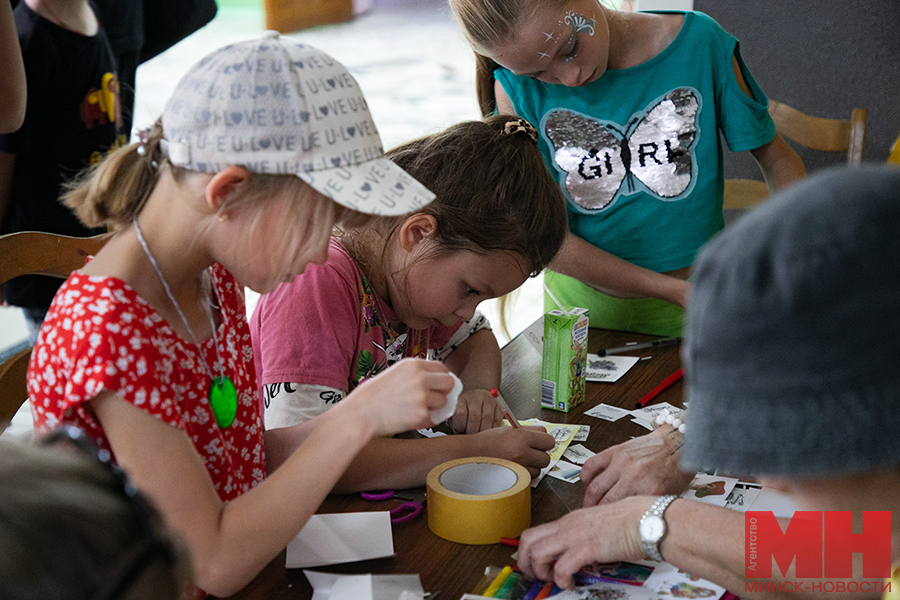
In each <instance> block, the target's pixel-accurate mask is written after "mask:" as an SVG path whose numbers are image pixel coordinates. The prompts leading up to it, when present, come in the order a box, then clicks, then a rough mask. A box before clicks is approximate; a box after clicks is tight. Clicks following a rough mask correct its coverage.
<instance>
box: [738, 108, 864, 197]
mask: <svg viewBox="0 0 900 600" xmlns="http://www.w3.org/2000/svg"><path fill="white" fill-rule="evenodd" d="M769 115H770V116H771V117H772V120H773V121H774V122H775V130H776V131H777V132H778V133H779V135H781V137H783V138H787V139H789V140H792V141H794V142H796V143H798V144H800V145H802V146H806V147H807V148H811V149H813V150H821V151H824V152H846V153H847V164H849V165H859V164H860V163H862V159H863V152H864V151H865V147H866V121H867V119H868V111H867V110H866V109H864V108H854V109H853V112H852V113H851V115H850V118H849V119H825V118H822V117H813V116H810V115H807V114H805V113H802V112H800V111H799V110H797V109H796V108H792V107H790V106H788V105H787V104H784V103H781V102H777V101H775V100H769ZM768 197H769V189H768V187H766V184H765V183H764V182H762V181H758V180H756V179H726V180H725V202H724V208H725V209H726V210H729V209H749V208H753V207H754V206H756V205H757V204H760V203H761V202H763V201H764V200H765V199H766V198H768Z"/></svg>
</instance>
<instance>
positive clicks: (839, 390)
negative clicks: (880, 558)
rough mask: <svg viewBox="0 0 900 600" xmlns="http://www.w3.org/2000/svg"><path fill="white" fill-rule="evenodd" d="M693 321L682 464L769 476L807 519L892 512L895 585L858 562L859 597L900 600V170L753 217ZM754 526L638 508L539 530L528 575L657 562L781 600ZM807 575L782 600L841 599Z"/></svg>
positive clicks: (644, 503) (859, 178)
mask: <svg viewBox="0 0 900 600" xmlns="http://www.w3.org/2000/svg"><path fill="white" fill-rule="evenodd" d="M687 315H688V318H687V327H686V330H685V336H686V343H685V346H684V350H683V352H684V355H683V358H684V363H685V378H686V379H685V380H686V383H687V396H686V400H688V401H689V402H690V409H689V411H688V416H687V419H688V424H687V431H686V433H685V435H684V439H685V444H684V447H683V449H682V466H683V467H684V468H685V469H687V470H698V469H703V470H706V469H719V470H720V472H728V473H733V474H739V475H755V476H756V477H757V478H758V480H759V481H760V482H762V483H763V484H764V485H765V486H769V487H773V488H777V489H779V490H781V491H783V492H784V493H786V494H788V495H789V496H790V497H791V499H792V500H793V501H794V502H795V503H796V504H797V505H798V506H799V507H800V508H801V509H803V510H811V511H854V513H855V515H854V516H855V517H859V516H861V515H860V514H858V513H861V512H862V511H890V513H891V515H892V516H893V517H894V518H893V525H892V526H891V531H890V537H891V548H892V552H891V562H892V564H893V567H892V569H891V570H892V571H893V581H892V583H893V585H892V586H887V585H886V584H885V583H884V581H883V580H882V579H877V580H873V579H871V578H870V579H866V580H863V577H862V570H861V562H862V561H859V560H854V572H853V573H854V577H855V578H856V579H857V584H856V585H854V586H853V588H852V589H853V590H855V592H854V593H847V594H844V596H845V597H846V596H849V597H854V598H864V597H869V598H871V597H877V596H879V595H880V594H881V593H882V592H886V593H885V598H888V597H889V594H891V593H893V594H894V596H891V597H892V598H897V597H898V596H900V577H898V575H900V434H898V432H900V346H898V344H897V340H900V169H891V168H885V167H878V166H865V167H858V168H854V169H849V168H841V169H834V170H829V171H824V172H821V173H819V174H817V175H816V176H813V177H810V178H808V179H806V180H804V181H803V182H801V183H799V184H797V185H795V186H793V187H792V188H790V189H789V190H787V191H786V192H784V193H782V194H780V195H779V196H778V197H776V198H773V199H772V200H770V201H769V202H768V203H767V204H766V205H765V206H763V207H760V208H759V209H756V210H755V211H753V212H752V213H751V214H749V215H747V216H745V217H744V218H743V219H741V221H740V222H738V223H737V224H735V225H734V226H733V227H731V228H729V229H727V230H726V231H725V232H723V233H722V234H720V235H719V236H717V237H716V238H715V239H714V240H712V241H711V242H710V243H709V244H708V245H707V246H705V247H704V249H703V250H702V252H701V254H700V257H699V258H698V260H697V262H696V264H695V271H694V286H693V291H692V294H691V298H690V301H689V304H688V313H687ZM751 508H752V507H751ZM744 527H745V524H744V515H743V514H741V513H738V512H735V511H731V510H727V509H724V508H719V507H716V506H711V505H708V504H703V503H699V502H692V501H689V500H683V499H676V497H675V496H662V497H660V498H655V497H648V496H633V497H630V498H625V499H622V500H619V501H617V502H613V503H609V504H603V505H599V506H594V507H590V508H583V509H581V510H578V511H574V512H572V513H570V514H569V515H566V516H565V517H563V518H562V519H560V520H558V521H555V522H553V523H548V524H545V525H541V526H539V527H535V528H532V529H529V530H527V531H525V532H524V533H523V534H522V539H521V544H520V548H519V553H518V565H519V568H520V569H521V570H523V571H524V572H525V573H527V574H529V575H533V576H535V577H538V578H540V579H545V580H554V581H555V582H556V583H557V585H559V586H561V587H572V585H573V575H574V573H576V572H577V571H578V570H579V569H581V568H582V567H584V566H587V565H589V564H592V563H595V562H611V561H616V560H632V561H633V560H641V559H645V558H647V556H650V557H651V558H655V559H656V560H665V561H667V562H669V563H671V564H673V565H675V566H677V567H679V568H680V569H682V570H684V571H687V572H689V573H691V574H692V575H694V576H698V577H702V578H704V579H708V580H710V581H713V582H715V583H718V584H720V585H723V586H724V587H726V588H727V589H728V590H729V591H731V592H733V593H735V594H737V595H739V596H741V597H754V596H757V597H759V596H762V595H769V596H770V595H772V594H771V590H772V589H774V588H766V589H765V591H763V588H762V587H760V588H759V589H758V591H753V590H754V589H756V588H752V587H748V586H745V582H748V583H749V582H752V581H754V580H753V579H745V559H746V557H745V546H744V534H745V531H744ZM856 558H857V559H858V558H859V554H857V555H856ZM866 560H867V561H868V558H867V559H866ZM794 569H795V566H792V567H791V568H790V569H789V570H788V572H787V573H785V574H783V575H782V579H781V580H778V579H777V577H778V570H777V569H773V571H772V574H773V576H774V577H776V581H780V582H781V583H783V584H784V587H779V588H778V589H779V590H783V591H785V592H791V593H792V594H793V596H794V597H797V593H798V592H800V595H801V596H817V595H818V596H822V597H833V596H834V593H833V591H832V593H826V590H824V589H823V586H820V587H819V588H818V589H816V588H815V587H813V586H806V587H805V588H804V589H802V590H801V589H800V588H799V586H796V585H795V583H796V582H795V581H794V579H793V577H794ZM885 571H886V572H885V573H882V574H880V575H879V577H881V576H883V577H887V576H888V575H889V573H888V572H887V569H886V568H885ZM757 581H759V580H757ZM787 582H791V584H794V585H791V584H788V583H787ZM789 588H790V589H789ZM847 589H850V588H849V587H848V588H847Z"/></svg>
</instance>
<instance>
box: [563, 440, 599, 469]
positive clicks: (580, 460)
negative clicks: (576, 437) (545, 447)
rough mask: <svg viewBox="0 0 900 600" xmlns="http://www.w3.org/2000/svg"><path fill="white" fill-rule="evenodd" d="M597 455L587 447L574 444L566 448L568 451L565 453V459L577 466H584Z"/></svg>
mask: <svg viewBox="0 0 900 600" xmlns="http://www.w3.org/2000/svg"><path fill="white" fill-rule="evenodd" d="M596 454H597V453H596V452H594V451H593V450H590V449H588V448H586V447H585V446H582V445H581V444H574V445H570V446H569V447H568V448H566V451H565V452H563V458H567V459H569V460H571V461H572V462H573V463H575V464H576V465H583V464H584V463H585V462H586V461H587V459H589V458H590V457H592V456H594V455H596Z"/></svg>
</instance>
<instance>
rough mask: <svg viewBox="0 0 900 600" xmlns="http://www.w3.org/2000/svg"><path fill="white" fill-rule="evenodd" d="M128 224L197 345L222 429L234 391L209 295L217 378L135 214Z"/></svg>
mask: <svg viewBox="0 0 900 600" xmlns="http://www.w3.org/2000/svg"><path fill="white" fill-rule="evenodd" d="M131 223H132V225H134V232H135V233H136V234H137V238H138V241H139V242H140V243H141V247H142V248H143V249H144V254H146V255H147V258H148V259H149V260H150V264H151V265H153V270H154V271H156V274H157V275H158V276H159V280H160V281H161V282H162V284H163V288H164V289H165V290H166V295H167V296H168V297H169V300H171V301H172V304H173V305H174V306H175V310H176V311H178V315H179V316H180V317H181V321H182V322H183V323H184V326H185V327H186V328H187V330H188V333H189V334H190V335H191V340H192V341H193V342H194V346H195V347H196V348H197V354H198V355H199V358H200V362H201V363H202V364H203V366H204V368H205V369H206V372H207V374H209V379H210V386H209V405H210V407H211V408H212V412H213V416H214V417H215V419H216V424H217V425H218V426H219V427H220V428H221V429H225V428H226V427H228V426H229V425H231V424H232V423H233V422H234V417H235V416H236V415H237V392H236V391H235V389H234V383H232V381H231V380H230V379H229V378H228V377H226V375H225V365H224V363H223V362H222V357H221V356H219V340H218V338H217V337H216V323H215V321H213V316H212V310H210V308H209V304H210V298H209V295H208V294H207V296H206V302H204V303H203V307H204V308H205V309H206V316H207V317H209V326H210V327H211V328H212V335H213V346H215V348H216V362H217V363H218V365H219V376H218V377H214V376H213V372H212V369H210V368H209V364H208V363H207V362H206V359H205V358H204V357H203V350H202V349H201V348H200V344H199V343H197V337H196V336H195V335H194V330H193V329H191V326H190V325H189V324H188V320H187V318H186V317H185V316H184V313H183V312H182V311H181V306H179V305H178V300H176V299H175V295H174V294H172V290H170V289H169V284H168V283H167V282H166V278H165V277H163V274H162V271H161V270H160V268H159V265H157V264H156V259H155V258H153V255H152V254H151V253H150V248H148V247H147V242H146V241H145V240H144V235H143V234H142V233H141V228H140V227H138V222H137V215H135V216H134V217H133V218H132V219H131ZM203 289H204V293H207V292H206V288H205V287H204V288H203Z"/></svg>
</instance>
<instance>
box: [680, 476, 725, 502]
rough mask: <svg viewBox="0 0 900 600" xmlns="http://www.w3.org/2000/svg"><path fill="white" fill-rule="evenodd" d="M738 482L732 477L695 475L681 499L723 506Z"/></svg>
mask: <svg viewBox="0 0 900 600" xmlns="http://www.w3.org/2000/svg"><path fill="white" fill-rule="evenodd" d="M737 482H738V480H737V479H735V478H734V477H720V476H718V475H707V474H706V473H697V476H696V477H694V480H693V481H691V485H690V486H688V489H687V491H685V492H684V493H683V494H682V495H681V497H682V498H689V499H691V500H699V501H700V502H706V503H707V504H715V505H716V506H725V503H726V502H727V500H728V494H730V493H731V490H733V489H734V486H735V485H736V484H737Z"/></svg>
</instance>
